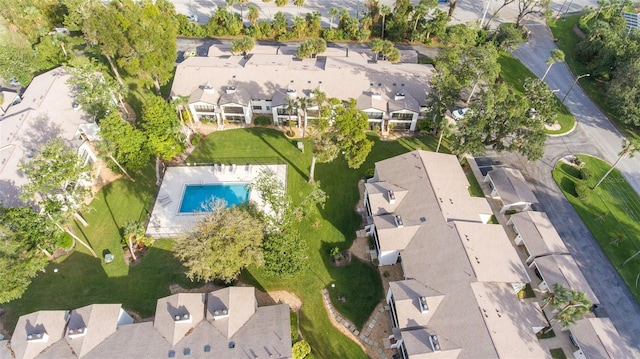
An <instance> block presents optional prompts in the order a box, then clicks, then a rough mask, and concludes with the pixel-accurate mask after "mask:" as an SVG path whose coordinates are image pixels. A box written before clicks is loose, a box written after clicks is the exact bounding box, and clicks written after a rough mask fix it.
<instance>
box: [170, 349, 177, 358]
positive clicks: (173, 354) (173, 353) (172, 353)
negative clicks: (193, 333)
mask: <svg viewBox="0 0 640 359" xmlns="http://www.w3.org/2000/svg"><path fill="white" fill-rule="evenodd" d="M175 357H176V352H175V350H169V358H175Z"/></svg>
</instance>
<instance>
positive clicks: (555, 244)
mask: <svg viewBox="0 0 640 359" xmlns="http://www.w3.org/2000/svg"><path fill="white" fill-rule="evenodd" d="M509 223H512V224H513V225H515V227H516V228H517V229H518V233H519V234H520V236H521V237H522V240H523V241H524V244H525V246H526V247H527V250H528V251H529V254H531V255H532V256H533V257H534V258H535V257H538V256H542V255H547V254H568V253H569V250H568V249H567V247H566V246H565V245H564V242H563V241H562V238H560V235H559V234H558V232H556V229H555V227H554V226H553V224H552V223H551V221H550V220H549V217H547V215H546V214H545V213H544V212H533V211H527V212H521V213H516V214H513V215H512V216H511V218H509Z"/></svg>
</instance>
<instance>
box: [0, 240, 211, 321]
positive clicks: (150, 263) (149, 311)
mask: <svg viewBox="0 0 640 359" xmlns="http://www.w3.org/2000/svg"><path fill="white" fill-rule="evenodd" d="M171 245H172V244H171V243H170V241H168V240H163V242H160V243H156V245H154V246H153V247H151V248H150V250H149V252H148V253H147V255H146V256H145V260H144V261H142V262H141V263H140V264H139V265H138V266H136V267H133V268H130V269H129V273H128V275H126V276H120V277H109V276H108V274H107V272H106V271H105V269H106V268H105V267H106V266H116V265H118V263H116V262H113V263H110V264H105V263H104V262H103V260H102V259H101V258H94V257H93V256H91V255H88V254H85V253H83V252H80V251H78V250H75V251H73V252H72V253H71V254H69V255H68V256H66V257H64V258H63V259H62V261H61V262H58V263H51V264H49V265H48V266H47V267H46V272H45V273H40V274H39V275H38V276H37V277H35V278H34V279H33V282H32V283H31V285H30V286H29V288H28V289H27V291H26V292H25V293H24V294H23V296H22V298H21V299H18V300H14V301H12V302H9V303H7V304H6V305H5V309H6V312H5V314H4V315H3V317H2V320H3V324H4V325H5V328H6V329H7V330H8V331H11V332H12V331H13V328H14V327H15V325H16V322H17V321H18V318H19V317H20V316H21V315H24V314H28V313H31V312H35V311H38V310H55V309H58V310H71V309H76V308H79V307H82V306H85V305H89V304H94V303H120V304H122V306H123V308H124V309H125V310H133V311H135V312H137V313H138V314H140V315H141V316H142V317H143V318H144V317H150V316H153V315H154V312H155V307H156V301H157V300H158V299H159V298H161V297H164V296H168V295H170V292H169V286H170V285H171V284H179V285H180V286H182V287H185V288H194V287H197V286H200V285H201V284H202V283H194V282H190V281H189V280H188V279H187V278H186V276H185V274H184V272H185V268H184V267H183V266H182V264H181V263H180V261H178V259H176V258H175V257H174V256H173V252H172V251H171V250H170V249H171ZM121 264H122V265H125V266H126V264H124V263H121ZM54 268H57V269H58V272H57V273H55V272H54Z"/></svg>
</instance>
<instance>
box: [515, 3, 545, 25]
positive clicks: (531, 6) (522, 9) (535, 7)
mask: <svg viewBox="0 0 640 359" xmlns="http://www.w3.org/2000/svg"><path fill="white" fill-rule="evenodd" d="M549 6H551V0H518V16H517V17H516V26H517V27H521V26H522V20H524V18H525V17H526V16H527V15H529V14H531V13H534V12H540V13H543V14H547V13H549V11H550V10H549Z"/></svg>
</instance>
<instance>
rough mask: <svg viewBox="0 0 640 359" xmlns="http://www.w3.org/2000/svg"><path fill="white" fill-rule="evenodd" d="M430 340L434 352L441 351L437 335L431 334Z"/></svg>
mask: <svg viewBox="0 0 640 359" xmlns="http://www.w3.org/2000/svg"><path fill="white" fill-rule="evenodd" d="M429 342H430V343H431V349H433V351H434V352H439V351H440V342H438V336H437V335H431V336H429Z"/></svg>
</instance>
